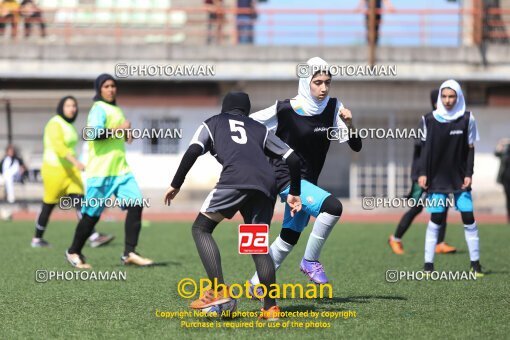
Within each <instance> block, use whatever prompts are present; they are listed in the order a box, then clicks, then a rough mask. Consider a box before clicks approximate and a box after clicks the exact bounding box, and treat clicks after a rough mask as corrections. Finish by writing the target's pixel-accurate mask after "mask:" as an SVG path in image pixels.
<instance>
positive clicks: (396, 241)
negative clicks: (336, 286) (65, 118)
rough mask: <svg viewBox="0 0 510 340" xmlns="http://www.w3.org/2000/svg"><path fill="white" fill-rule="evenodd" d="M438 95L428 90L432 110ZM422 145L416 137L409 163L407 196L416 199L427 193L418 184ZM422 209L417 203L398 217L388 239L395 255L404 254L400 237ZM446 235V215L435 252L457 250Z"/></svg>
mask: <svg viewBox="0 0 510 340" xmlns="http://www.w3.org/2000/svg"><path fill="white" fill-rule="evenodd" d="M438 96H439V90H437V89H436V90H432V91H431V92H430V102H431V104H432V110H435V109H436V108H437V105H436V104H437V103H436V102H437V97H438ZM422 146H423V142H422V141H421V139H420V138H417V139H416V140H415V143H414V151H413V163H412V165H411V180H412V185H411V191H410V192H409V195H408V196H407V198H409V199H414V200H416V201H418V200H419V199H422V198H424V197H425V196H426V195H427V194H426V191H425V190H423V188H422V187H420V185H419V184H418V176H419V168H418V166H419V163H420V155H421V149H422ZM422 211H423V206H422V205H418V206H415V207H412V208H411V209H409V210H408V211H407V212H406V213H405V214H404V216H402V218H401V219H400V222H399V223H398V226H397V229H396V230H395V234H393V235H390V237H389V239H388V244H389V245H390V248H391V250H392V251H393V253H395V254H397V255H402V254H404V246H403V245H402V237H404V234H405V233H406V232H407V230H408V229H409V227H410V226H411V223H413V220H414V218H415V217H416V216H418V215H419V214H420V213H421V212H422ZM447 214H448V208H447V209H446V211H445V215H447ZM445 235H446V216H445V219H444V221H443V223H442V224H441V228H440V229H439V236H438V238H437V245H436V254H449V253H455V252H456V251H457V248H455V247H452V246H451V245H449V244H447V243H446V242H445V241H444V238H445Z"/></svg>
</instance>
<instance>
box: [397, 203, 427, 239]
mask: <svg viewBox="0 0 510 340" xmlns="http://www.w3.org/2000/svg"><path fill="white" fill-rule="evenodd" d="M422 210H423V207H421V206H419V207H412V208H411V209H409V210H408V211H407V212H406V213H405V214H404V216H402V218H401V219H400V222H399V224H398V226H397V230H396V231H395V235H394V236H395V237H396V238H402V237H404V234H405V233H406V231H407V229H409V227H410V226H411V223H413V220H414V218H415V217H416V216H418V214H419V213H421V211H422Z"/></svg>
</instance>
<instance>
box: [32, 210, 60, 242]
mask: <svg viewBox="0 0 510 340" xmlns="http://www.w3.org/2000/svg"><path fill="white" fill-rule="evenodd" d="M55 205H56V204H47V203H43V204H42V207H41V212H40V213H39V217H38V218H37V224H36V225H35V237H37V238H42V237H43V234H44V231H45V230H46V226H47V225H48V220H49V219H50V215H51V212H52V211H53V208H55Z"/></svg>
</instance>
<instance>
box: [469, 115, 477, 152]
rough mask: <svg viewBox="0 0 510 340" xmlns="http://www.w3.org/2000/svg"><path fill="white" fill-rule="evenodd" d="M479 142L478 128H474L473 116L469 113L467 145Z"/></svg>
mask: <svg viewBox="0 0 510 340" xmlns="http://www.w3.org/2000/svg"><path fill="white" fill-rule="evenodd" d="M479 140H480V135H479V134H478V128H477V126H476V121H475V116H473V113H472V112H471V115H470V116H469V127H468V143H469V144H474V143H475V142H477V141H479Z"/></svg>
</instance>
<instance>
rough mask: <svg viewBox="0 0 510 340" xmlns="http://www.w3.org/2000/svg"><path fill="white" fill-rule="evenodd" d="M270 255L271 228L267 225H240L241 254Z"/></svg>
mask: <svg viewBox="0 0 510 340" xmlns="http://www.w3.org/2000/svg"><path fill="white" fill-rule="evenodd" d="M267 253H269V226H268V225H267V224H240V225H239V254H267Z"/></svg>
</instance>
